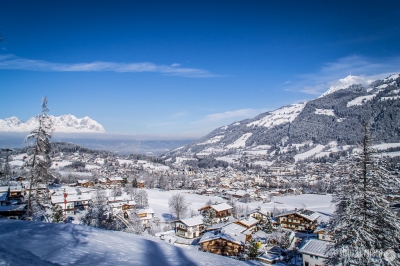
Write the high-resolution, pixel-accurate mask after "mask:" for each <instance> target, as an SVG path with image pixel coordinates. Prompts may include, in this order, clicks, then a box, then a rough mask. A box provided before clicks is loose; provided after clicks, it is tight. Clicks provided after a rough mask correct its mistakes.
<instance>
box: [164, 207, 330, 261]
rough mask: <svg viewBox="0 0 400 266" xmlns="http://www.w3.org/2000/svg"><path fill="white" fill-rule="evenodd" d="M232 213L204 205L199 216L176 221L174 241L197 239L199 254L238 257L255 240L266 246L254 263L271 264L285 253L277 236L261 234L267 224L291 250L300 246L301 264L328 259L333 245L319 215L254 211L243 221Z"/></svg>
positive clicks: (225, 208)
mask: <svg viewBox="0 0 400 266" xmlns="http://www.w3.org/2000/svg"><path fill="white" fill-rule="evenodd" d="M232 209H233V207H232V206H230V205H229V204H227V203H219V204H213V205H207V206H204V207H202V208H200V209H199V211H200V213H201V215H199V216H195V217H191V218H186V219H179V220H176V221H175V235H176V238H175V240H174V241H177V242H179V241H181V240H180V238H184V239H197V240H198V241H197V244H198V245H199V249H200V250H201V251H204V252H210V253H214V254H218V255H223V256H232V257H237V256H240V255H241V254H243V253H244V251H245V249H246V243H247V242H248V241H250V240H251V239H252V238H254V239H256V240H257V241H260V242H261V243H264V244H265V245H264V248H263V252H262V253H261V254H260V255H259V256H258V257H257V259H258V260H260V261H261V262H263V263H267V264H273V263H275V262H278V261H280V260H281V259H282V256H283V255H285V252H286V250H285V249H284V248H282V247H280V246H279V245H276V241H275V242H274V237H275V236H276V235H274V234H272V233H266V232H264V231H263V229H262V228H263V227H262V226H261V225H263V224H265V223H266V222H270V223H271V225H272V227H273V228H274V229H278V228H279V229H281V230H283V231H286V232H289V233H290V247H292V248H293V247H294V246H296V245H297V246H299V252H300V254H301V255H302V258H301V257H299V258H298V261H303V265H304V266H311V265H313V266H314V265H322V264H323V260H324V259H325V258H327V256H328V254H327V253H328V249H329V246H330V245H331V244H332V242H331V237H330V235H328V234H327V233H326V230H325V229H326V228H325V224H324V223H319V219H318V218H319V217H320V215H319V213H317V212H313V211H310V210H306V209H300V210H297V209H295V210H293V211H288V212H284V213H282V214H280V215H276V216H274V217H272V216H271V214H270V213H267V212H263V211H262V210H261V209H260V208H257V209H256V210H253V211H251V212H249V214H248V215H247V216H246V217H242V218H241V219H234V218H233V216H232ZM209 210H213V211H214V213H215V219H214V222H215V224H209V223H207V222H206V220H207V216H206V215H207V212H208V211H209ZM169 239H171V238H169ZM267 240H268V241H267ZM181 242H182V241H181ZM274 244H275V245H274ZM287 248H289V247H287ZM296 256H297V255H296Z"/></svg>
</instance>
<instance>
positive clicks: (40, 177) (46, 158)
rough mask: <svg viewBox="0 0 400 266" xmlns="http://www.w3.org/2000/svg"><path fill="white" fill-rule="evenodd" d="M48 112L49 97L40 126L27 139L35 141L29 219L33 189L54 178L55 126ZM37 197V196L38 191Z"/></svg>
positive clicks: (40, 116)
mask: <svg viewBox="0 0 400 266" xmlns="http://www.w3.org/2000/svg"><path fill="white" fill-rule="evenodd" d="M48 111H49V109H48V108H47V97H44V98H43V101H42V113H41V114H40V115H38V116H37V118H38V121H39V126H38V127H37V128H36V129H34V130H33V131H32V132H31V133H30V134H29V135H28V136H27V137H26V139H25V141H28V140H30V139H34V144H33V154H32V155H31V156H30V158H29V161H28V164H29V165H30V166H31V173H30V176H31V178H30V184H29V193H28V207H27V208H28V209H27V218H28V219H29V218H30V215H31V205H32V187H33V186H35V187H36V189H37V188H38V184H39V183H41V182H45V181H47V180H48V178H49V177H53V175H52V174H51V172H50V171H49V170H50V166H51V159H50V148H51V145H50V138H51V133H52V131H53V130H52V127H53V124H52V120H51V118H50V116H48V115H47V112H48ZM35 196H37V191H36V193H35Z"/></svg>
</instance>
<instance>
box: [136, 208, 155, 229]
mask: <svg viewBox="0 0 400 266" xmlns="http://www.w3.org/2000/svg"><path fill="white" fill-rule="evenodd" d="M135 213H136V215H137V217H138V218H139V219H140V220H141V221H142V224H143V225H144V226H148V225H149V223H150V221H152V220H153V218H154V210H153V209H152V208H143V209H137V210H136V211H135Z"/></svg>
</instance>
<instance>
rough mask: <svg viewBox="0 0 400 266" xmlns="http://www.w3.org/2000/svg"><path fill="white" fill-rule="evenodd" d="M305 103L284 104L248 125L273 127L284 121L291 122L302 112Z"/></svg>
mask: <svg viewBox="0 0 400 266" xmlns="http://www.w3.org/2000/svg"><path fill="white" fill-rule="evenodd" d="M305 105H306V103H298V104H292V105H289V106H284V107H282V108H279V109H277V110H275V111H273V112H270V113H268V114H267V115H266V116H264V117H263V118H261V119H259V120H256V121H254V122H251V123H249V124H247V126H248V127H251V126H263V127H266V128H271V127H274V126H277V125H281V124H284V123H291V122H292V121H293V120H294V119H295V118H296V117H297V116H298V115H299V114H300V112H301V111H302V110H303V108H304V106H305Z"/></svg>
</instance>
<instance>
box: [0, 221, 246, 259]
mask: <svg viewBox="0 0 400 266" xmlns="http://www.w3.org/2000/svg"><path fill="white" fill-rule="evenodd" d="M0 238H1V241H0V265H44V266H46V265H245V264H244V263H243V262H240V261H236V260H233V259H230V258H226V257H223V256H218V255H214V254H211V253H206V252H200V251H195V250H190V249H184V248H180V247H177V246H173V245H170V244H168V243H166V242H164V241H161V240H158V239H155V238H150V237H141V236H137V235H134V234H128V233H124V232H117V231H107V230H101V229H96V228H93V227H89V226H83V225H75V224H55V223H40V222H26V221H13V220H6V219H1V220H0Z"/></svg>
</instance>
